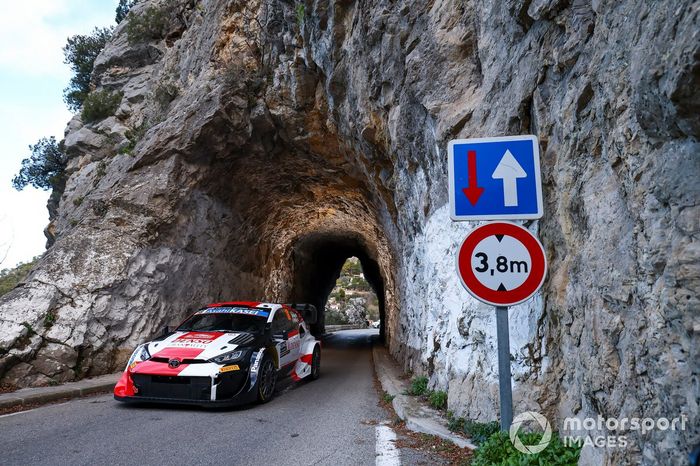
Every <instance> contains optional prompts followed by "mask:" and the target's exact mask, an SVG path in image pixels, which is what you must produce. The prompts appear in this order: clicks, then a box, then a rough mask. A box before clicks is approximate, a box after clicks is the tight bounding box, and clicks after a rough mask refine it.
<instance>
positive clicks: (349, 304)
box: [326, 257, 379, 324]
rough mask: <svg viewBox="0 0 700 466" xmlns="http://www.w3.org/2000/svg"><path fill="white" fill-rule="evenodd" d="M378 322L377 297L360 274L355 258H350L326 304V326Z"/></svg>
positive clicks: (359, 265)
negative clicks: (369, 321) (367, 321)
mask: <svg viewBox="0 0 700 466" xmlns="http://www.w3.org/2000/svg"><path fill="white" fill-rule="evenodd" d="M366 320H379V303H378V301H377V295H376V294H375V293H374V290H372V287H371V286H370V284H369V283H368V282H367V280H365V276H364V274H363V273H362V265H361V264H360V260H359V259H358V258H357V257H351V258H349V259H348V260H347V261H345V264H343V268H342V270H341V272H340V277H338V280H337V281H336V285H335V288H333V291H331V294H330V296H329V298H328V303H326V323H327V324H359V323H363V322H365V321H366Z"/></svg>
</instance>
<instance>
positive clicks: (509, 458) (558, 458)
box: [471, 432, 581, 466]
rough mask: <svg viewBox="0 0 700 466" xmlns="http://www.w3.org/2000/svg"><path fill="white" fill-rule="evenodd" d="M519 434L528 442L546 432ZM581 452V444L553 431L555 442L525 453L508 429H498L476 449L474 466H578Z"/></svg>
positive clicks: (534, 441)
mask: <svg viewBox="0 0 700 466" xmlns="http://www.w3.org/2000/svg"><path fill="white" fill-rule="evenodd" d="M518 437H520V439H521V440H522V441H523V443H524V444H526V445H534V444H537V443H538V442H539V440H540V439H541V438H542V433H539V432H530V433H521V434H518ZM580 454H581V446H580V445H579V446H567V445H565V444H564V443H563V442H562V441H561V439H560V438H559V436H558V435H557V434H556V433H554V434H552V440H551V442H550V443H549V445H548V446H547V448H545V449H544V450H543V451H541V452H539V453H535V454H525V453H521V452H519V451H518V450H516V449H515V447H514V446H513V443H512V442H511V441H510V437H509V436H508V432H496V433H494V434H492V435H491V436H490V437H489V438H488V439H487V440H486V441H485V442H483V443H482V444H481V445H480V446H479V448H477V449H476V452H475V454H474V459H473V460H472V463H471V466H491V465H502V466H510V465H518V466H528V465H533V466H534V465H547V466H576V465H577V464H578V458H579V455H580Z"/></svg>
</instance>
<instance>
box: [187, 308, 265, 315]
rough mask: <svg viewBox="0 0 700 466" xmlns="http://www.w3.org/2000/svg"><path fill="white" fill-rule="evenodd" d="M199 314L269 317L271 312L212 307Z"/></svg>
mask: <svg viewBox="0 0 700 466" xmlns="http://www.w3.org/2000/svg"><path fill="white" fill-rule="evenodd" d="M197 314H245V315H249V316H258V317H269V316H270V312H269V311H263V310H258V309H248V308H243V307H210V308H209V309H204V310H203V311H199V312H198V313H197Z"/></svg>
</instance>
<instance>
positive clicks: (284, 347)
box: [280, 341, 289, 358]
mask: <svg viewBox="0 0 700 466" xmlns="http://www.w3.org/2000/svg"><path fill="white" fill-rule="evenodd" d="M288 354H289V348H287V342H286V341H283V342H282V343H280V357H281V358H283V357H285V356H286V355H288Z"/></svg>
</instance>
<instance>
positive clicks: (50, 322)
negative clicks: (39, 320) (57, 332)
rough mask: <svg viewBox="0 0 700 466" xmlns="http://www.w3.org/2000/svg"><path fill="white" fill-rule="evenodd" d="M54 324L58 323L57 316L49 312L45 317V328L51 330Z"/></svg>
mask: <svg viewBox="0 0 700 466" xmlns="http://www.w3.org/2000/svg"><path fill="white" fill-rule="evenodd" d="M54 322H56V314H55V313H54V312H53V311H49V312H47V313H46V315H45V316H44V326H45V327H46V328H51V326H52V325H53V323H54Z"/></svg>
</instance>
